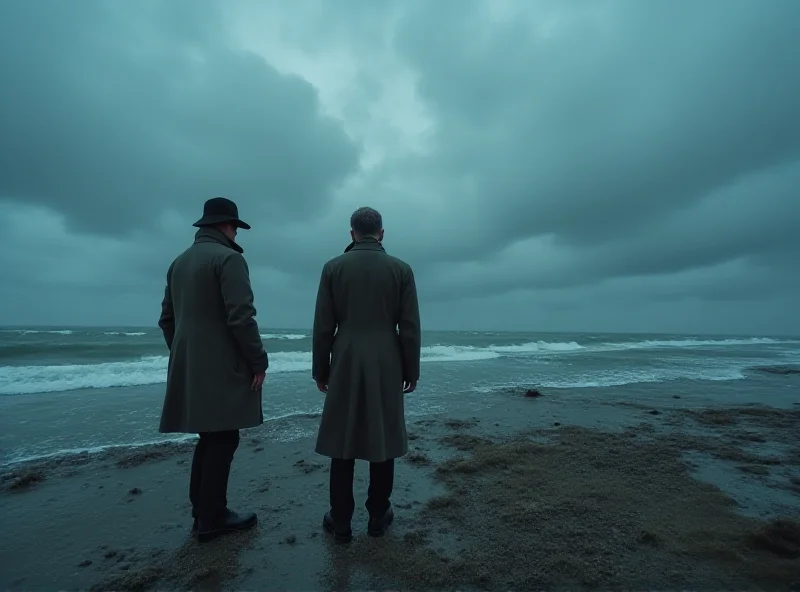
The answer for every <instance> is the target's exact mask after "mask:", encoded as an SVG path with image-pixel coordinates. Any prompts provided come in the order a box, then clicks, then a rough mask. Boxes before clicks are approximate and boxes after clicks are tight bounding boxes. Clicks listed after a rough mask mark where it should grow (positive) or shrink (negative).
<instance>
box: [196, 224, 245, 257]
mask: <svg viewBox="0 0 800 592" xmlns="http://www.w3.org/2000/svg"><path fill="white" fill-rule="evenodd" d="M194 242H195V243H219V244H220V245H224V246H226V247H229V248H231V249H233V250H234V251H236V252H237V253H244V249H242V247H240V246H239V245H238V244H237V243H236V241H233V240H231V239H229V238H228V237H227V236H225V234H224V233H223V232H222V231H220V230H217V229H216V228H211V227H209V226H204V227H203V228H201V229H200V230H198V231H197V232H196V233H195V235H194Z"/></svg>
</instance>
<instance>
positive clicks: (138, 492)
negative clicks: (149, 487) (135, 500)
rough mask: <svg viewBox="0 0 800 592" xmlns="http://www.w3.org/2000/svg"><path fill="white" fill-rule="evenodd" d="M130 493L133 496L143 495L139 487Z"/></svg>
mask: <svg viewBox="0 0 800 592" xmlns="http://www.w3.org/2000/svg"><path fill="white" fill-rule="evenodd" d="M128 493H129V494H131V495H141V493H142V490H141V489H139V488H138V487H134V488H133V489H131V490H130V491H128Z"/></svg>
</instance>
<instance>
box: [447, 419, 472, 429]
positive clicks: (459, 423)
mask: <svg viewBox="0 0 800 592" xmlns="http://www.w3.org/2000/svg"><path fill="white" fill-rule="evenodd" d="M444 425H446V426H447V427H448V428H450V429H451V430H463V429H467V428H474V427H475V426H476V425H478V422H477V420H474V419H467V420H464V419H451V420H448V421H446V422H444Z"/></svg>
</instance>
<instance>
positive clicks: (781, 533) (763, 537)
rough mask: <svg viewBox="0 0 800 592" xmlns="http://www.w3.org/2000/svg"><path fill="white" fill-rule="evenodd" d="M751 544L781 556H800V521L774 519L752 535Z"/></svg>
mask: <svg viewBox="0 0 800 592" xmlns="http://www.w3.org/2000/svg"><path fill="white" fill-rule="evenodd" d="M750 544H751V545H752V546H753V547H756V548H760V549H765V550H767V551H770V552H771V553H774V554H776V555H779V556H780V557H786V558H787V559H796V558H797V557H800V523H798V522H796V521H794V520H786V519H777V520H773V521H772V522H769V523H768V524H766V525H765V526H763V527H762V528H761V529H760V530H759V531H758V532H755V533H753V534H752V535H751V537H750Z"/></svg>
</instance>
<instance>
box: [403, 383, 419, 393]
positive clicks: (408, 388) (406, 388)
mask: <svg viewBox="0 0 800 592" xmlns="http://www.w3.org/2000/svg"><path fill="white" fill-rule="evenodd" d="M415 388H417V383H416V382H406V381H403V393H405V394H408V393H413V392H414V389H415Z"/></svg>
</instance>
